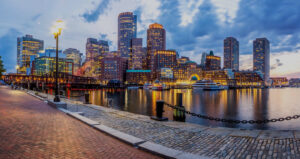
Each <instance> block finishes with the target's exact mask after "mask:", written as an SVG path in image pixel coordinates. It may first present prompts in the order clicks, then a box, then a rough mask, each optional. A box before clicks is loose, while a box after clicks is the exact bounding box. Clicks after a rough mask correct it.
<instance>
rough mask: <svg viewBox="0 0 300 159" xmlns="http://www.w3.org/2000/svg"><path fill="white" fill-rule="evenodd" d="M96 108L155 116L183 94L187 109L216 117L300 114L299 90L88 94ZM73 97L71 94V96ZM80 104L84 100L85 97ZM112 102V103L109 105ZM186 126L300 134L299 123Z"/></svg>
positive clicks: (202, 121) (169, 114) (189, 118)
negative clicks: (159, 102)
mask: <svg viewBox="0 0 300 159" xmlns="http://www.w3.org/2000/svg"><path fill="white" fill-rule="evenodd" d="M82 92H83V90H80V91H79V90H71V91H70V95H71V96H76V95H79V94H82ZM88 92H89V93H90V101H91V103H92V104H95V105H99V106H109V107H112V108H114V109H119V110H125V111H128V112H132V113H136V114H143V115H148V116H151V115H155V114H156V101H157V100H164V101H165V102H167V103H170V104H173V105H175V104H176V103H175V102H176V93H182V94H183V105H184V106H185V109H186V110H188V111H191V112H194V113H198V114H203V115H209V116H213V117H219V118H226V119H238V120H264V119H271V118H279V117H286V116H293V115H297V114H300V106H299V103H300V98H299V97H298V96H297V95H299V94H300V89H299V88H272V89H255V88H254V89H230V90H223V91H201V90H200V91H194V90H192V89H171V90H169V91H153V90H143V89H137V90H127V89H99V90H88ZM68 94H69V93H68ZM80 100H83V97H81V99H80ZM109 101H110V102H109ZM164 116H165V117H168V118H169V119H170V120H172V119H173V110H172V109H171V108H168V107H167V106H165V112H164ZM186 122H189V123H196V124H200V125H206V126H222V127H235V128H246V129H279V130H286V129H295V130H300V124H299V120H290V121H284V122H276V123H269V124H261V125H250V124H229V123H220V122H215V121H209V120H205V119H200V118H197V117H192V116H189V115H186Z"/></svg>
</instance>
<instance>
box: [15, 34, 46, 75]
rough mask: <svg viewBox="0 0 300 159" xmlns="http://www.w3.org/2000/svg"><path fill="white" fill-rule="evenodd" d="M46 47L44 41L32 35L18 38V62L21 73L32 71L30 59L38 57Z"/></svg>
mask: <svg viewBox="0 0 300 159" xmlns="http://www.w3.org/2000/svg"><path fill="white" fill-rule="evenodd" d="M43 49H44V41H43V40H38V39H35V38H33V36H32V35H25V36H24V37H19V38H18V39H17V64H18V66H19V70H18V72H19V73H24V74H28V73H30V72H31V71H30V61H31V60H30V59H34V58H35V57H37V55H38V53H39V52H40V51H42V50H43Z"/></svg>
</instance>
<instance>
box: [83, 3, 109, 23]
mask: <svg viewBox="0 0 300 159" xmlns="http://www.w3.org/2000/svg"><path fill="white" fill-rule="evenodd" d="M109 2H110V0H102V1H101V2H100V3H99V4H98V6H97V8H95V9H94V10H91V11H87V12H85V13H84V14H83V15H82V17H83V18H84V19H85V21H87V22H89V23H90V22H95V21H97V20H98V18H99V16H100V15H101V14H102V13H104V11H105V9H106V8H107V6H108V4H109Z"/></svg>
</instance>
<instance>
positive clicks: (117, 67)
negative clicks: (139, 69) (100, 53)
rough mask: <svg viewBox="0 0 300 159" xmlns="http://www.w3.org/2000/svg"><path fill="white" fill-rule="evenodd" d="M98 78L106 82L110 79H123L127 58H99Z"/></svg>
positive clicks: (122, 80)
mask: <svg viewBox="0 0 300 159" xmlns="http://www.w3.org/2000/svg"><path fill="white" fill-rule="evenodd" d="M100 61H101V63H100V64H101V65H100V71H101V76H99V78H100V79H101V80H102V81H103V82H104V83H108V82H109V81H110V80H118V81H121V82H124V81H125V71H126V67H127V59H126V58H122V57H104V58H102V59H101V60H100Z"/></svg>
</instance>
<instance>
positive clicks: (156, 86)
mask: <svg viewBox="0 0 300 159" xmlns="http://www.w3.org/2000/svg"><path fill="white" fill-rule="evenodd" d="M169 89H170V88H168V87H167V86H166V84H163V83H160V82H159V81H158V80H156V81H155V82H154V84H153V85H152V90H157V91H162V90H169Z"/></svg>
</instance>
